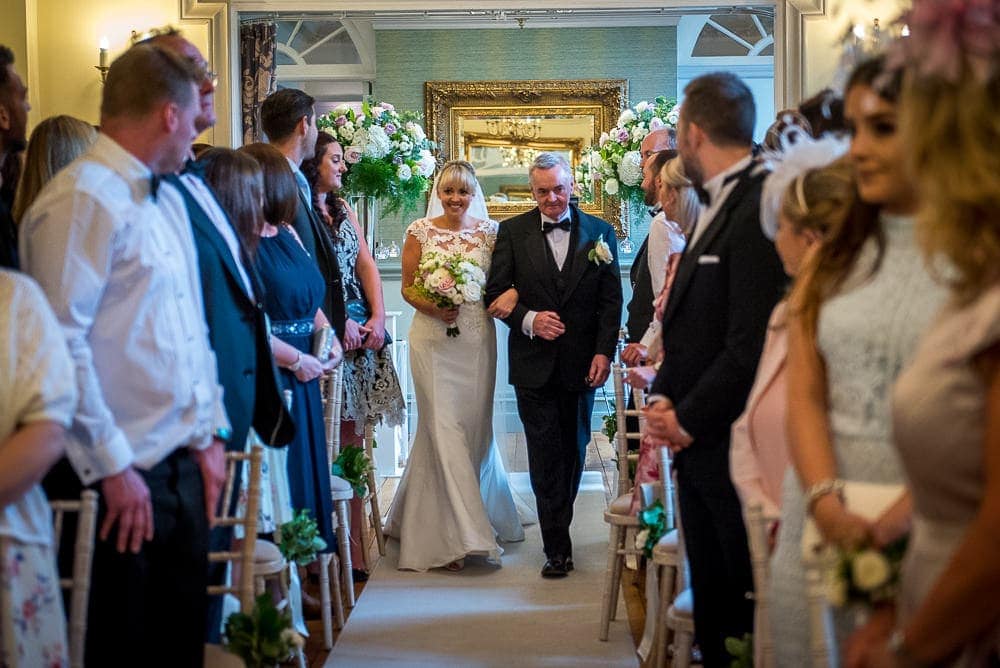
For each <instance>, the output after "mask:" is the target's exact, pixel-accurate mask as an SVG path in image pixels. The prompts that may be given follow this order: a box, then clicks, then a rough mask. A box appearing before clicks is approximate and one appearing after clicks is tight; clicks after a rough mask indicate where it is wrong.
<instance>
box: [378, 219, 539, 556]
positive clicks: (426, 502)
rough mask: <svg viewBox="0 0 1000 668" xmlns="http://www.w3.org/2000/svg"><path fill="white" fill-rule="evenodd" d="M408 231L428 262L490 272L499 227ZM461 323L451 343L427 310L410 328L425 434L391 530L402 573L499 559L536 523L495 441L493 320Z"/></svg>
mask: <svg viewBox="0 0 1000 668" xmlns="http://www.w3.org/2000/svg"><path fill="white" fill-rule="evenodd" d="M407 234H410V235H413V237H414V238H415V239H416V240H417V241H419V242H420V248H421V255H424V254H426V253H428V252H430V251H438V252H441V253H444V254H452V253H462V254H464V255H468V256H470V257H472V258H473V259H475V260H476V262H478V263H479V265H480V266H481V267H482V268H483V270H484V271H487V272H488V271H489V266H490V260H491V257H492V254H493V245H494V242H495V241H496V234H497V223H496V222H495V221H492V220H487V221H483V222H481V223H480V224H479V225H478V226H477V227H476V228H475V229H473V230H463V231H458V232H456V231H452V230H446V229H442V228H439V227H436V226H435V225H433V224H432V223H431V222H430V220H429V219H428V218H421V219H419V220H417V221H415V222H414V223H412V224H411V225H410V227H409V228H408V229H407ZM456 324H457V326H458V327H459V329H460V330H461V334H460V335H459V336H457V337H448V336H447V335H446V333H445V331H446V329H447V326H446V325H445V324H444V323H443V322H442V321H440V320H438V319H436V318H432V317H430V316H427V315H424V314H423V313H420V312H417V313H416V314H414V316H413V324H412V325H411V327H410V340H409V342H410V370H411V372H412V375H413V384H414V391H415V394H416V399H417V412H418V420H417V430H416V434H415V435H414V437H413V442H412V444H411V446H410V456H409V461H408V463H407V465H406V470H405V471H404V473H403V479H402V481H401V482H400V484H399V489H398V490H397V492H396V496H395V499H394V500H393V503H392V509H391V510H390V512H389V519H388V522H387V524H386V533H387V534H388V535H390V536H394V537H396V538H398V539H399V543H400V550H399V568H400V569H406V570H416V571H424V570H427V569H428V568H435V567H438V566H445V565H447V564H449V563H451V562H452V561H456V560H458V559H461V558H463V557H465V556H466V555H471V554H476V555H484V556H486V557H487V558H489V559H491V560H494V561H498V560H499V557H500V554H501V553H502V552H503V550H502V549H501V547H500V546H499V544H498V541H501V542H513V541H521V540H524V529H523V528H522V521H524V523H531V522H533V521H535V520H534V516H533V515H534V513H533V512H532V511H531V510H530V508H529V507H528V506H527V505H526V504H525V503H523V502H515V499H514V496H513V495H512V494H511V490H510V486H509V485H508V482H507V473H506V471H505V470H504V465H503V461H502V460H501V458H500V453H499V450H498V449H497V446H496V443H495V442H494V440H493V389H494V386H495V384H496V361H497V347H496V334H495V326H494V323H493V319H492V318H491V317H490V316H489V314H487V313H486V309H485V307H484V305H483V304H482V303H475V304H463V305H462V306H461V307H459V314H458V320H457V322H456ZM519 511H520V512H519ZM522 517H524V518H525V519H524V520H522Z"/></svg>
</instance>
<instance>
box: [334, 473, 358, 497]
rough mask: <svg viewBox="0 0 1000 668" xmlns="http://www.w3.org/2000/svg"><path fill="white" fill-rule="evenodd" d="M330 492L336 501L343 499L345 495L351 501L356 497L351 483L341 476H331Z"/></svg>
mask: <svg viewBox="0 0 1000 668" xmlns="http://www.w3.org/2000/svg"><path fill="white" fill-rule="evenodd" d="M330 491H331V492H332V493H333V498H334V499H338V498H342V497H344V496H345V495H346V496H347V498H348V499H350V498H351V497H353V496H354V488H353V487H351V483H349V482H347V481H346V480H344V479H343V478H341V477H340V476H335V475H332V476H330Z"/></svg>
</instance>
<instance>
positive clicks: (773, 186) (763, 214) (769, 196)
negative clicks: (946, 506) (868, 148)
mask: <svg viewBox="0 0 1000 668" xmlns="http://www.w3.org/2000/svg"><path fill="white" fill-rule="evenodd" d="M850 145H851V144H850V141H849V140H847V139H846V138H841V137H837V136H834V135H832V134H825V135H823V136H822V137H820V138H819V139H813V138H812V137H811V136H809V134H808V133H806V132H803V131H802V128H799V127H796V126H794V125H790V126H788V127H786V128H785V130H784V131H783V132H782V134H781V136H780V137H779V139H778V149H777V150H772V151H765V152H764V153H762V154H761V158H762V160H763V161H764V163H765V164H766V165H767V166H768V168H769V169H770V170H771V173H770V174H768V176H767V179H765V181H764V189H763V192H762V193H761V198H760V226H761V229H762V230H763V231H764V234H765V235H766V236H767V238H768V239H771V240H772V241H773V240H774V237H775V236H776V235H777V233H778V216H780V215H781V205H782V202H783V201H784V199H785V193H786V192H788V190H789V188H791V189H792V190H793V192H794V196H795V197H797V198H798V202H799V206H800V207H801V208H802V210H803V211H808V209H809V207H808V206H807V203H806V197H805V189H804V186H803V180H804V179H805V176H806V174H808V173H809V172H810V171H812V170H814V169H819V168H820V167H825V166H827V165H829V164H830V163H831V162H833V161H835V160H836V159H837V158H839V157H841V156H842V155H844V154H845V153H846V152H847V149H848V148H849V147H850Z"/></svg>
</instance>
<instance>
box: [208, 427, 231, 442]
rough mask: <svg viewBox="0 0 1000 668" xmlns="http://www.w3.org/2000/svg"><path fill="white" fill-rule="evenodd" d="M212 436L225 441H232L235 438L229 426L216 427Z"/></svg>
mask: <svg viewBox="0 0 1000 668" xmlns="http://www.w3.org/2000/svg"><path fill="white" fill-rule="evenodd" d="M212 438H214V439H215V440H217V441H222V442H223V443H230V442H232V440H233V430H232V429H230V428H229V427H216V428H215V431H213V432H212Z"/></svg>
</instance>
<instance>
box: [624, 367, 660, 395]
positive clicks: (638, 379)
mask: <svg viewBox="0 0 1000 668" xmlns="http://www.w3.org/2000/svg"><path fill="white" fill-rule="evenodd" d="M655 378H656V369H654V368H653V367H651V366H634V367H632V368H631V369H629V370H628V371H627V372H626V373H625V382H626V383H628V384H629V385H631V386H632V387H634V388H635V389H637V390H646V389H648V388H649V386H650V385H652V384H653V380H654V379H655Z"/></svg>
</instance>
